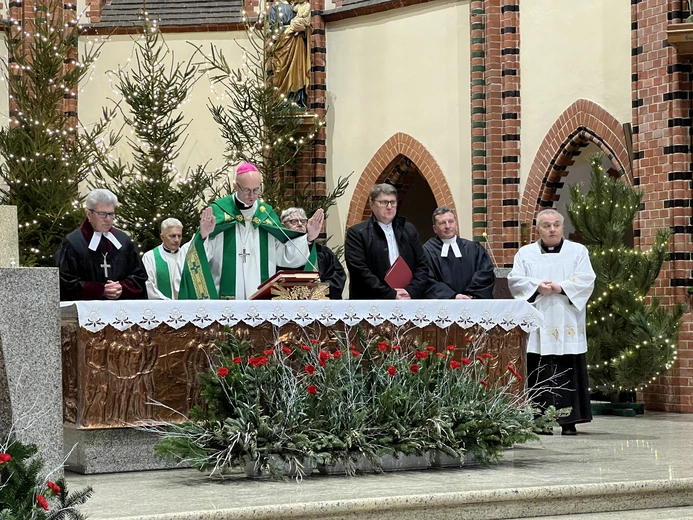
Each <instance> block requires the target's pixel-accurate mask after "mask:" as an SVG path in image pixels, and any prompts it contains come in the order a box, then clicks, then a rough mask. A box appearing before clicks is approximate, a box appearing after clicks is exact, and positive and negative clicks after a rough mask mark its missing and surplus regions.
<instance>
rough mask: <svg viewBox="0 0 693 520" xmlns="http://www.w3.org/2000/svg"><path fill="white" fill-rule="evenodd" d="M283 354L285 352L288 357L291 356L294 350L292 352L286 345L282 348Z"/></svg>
mask: <svg viewBox="0 0 693 520" xmlns="http://www.w3.org/2000/svg"><path fill="white" fill-rule="evenodd" d="M282 352H283V353H284V354H286V355H287V356H290V355H291V353H292V352H293V350H291V349H290V348H289V347H287V346H286V345H283V346H282Z"/></svg>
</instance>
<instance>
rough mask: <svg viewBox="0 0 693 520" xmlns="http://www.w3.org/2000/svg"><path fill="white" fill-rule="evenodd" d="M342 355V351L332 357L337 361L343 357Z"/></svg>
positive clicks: (337, 351) (336, 352)
mask: <svg viewBox="0 0 693 520" xmlns="http://www.w3.org/2000/svg"><path fill="white" fill-rule="evenodd" d="M342 354H343V352H342V351H341V350H336V351H335V352H334V354H332V357H333V358H335V359H339V358H340V357H342Z"/></svg>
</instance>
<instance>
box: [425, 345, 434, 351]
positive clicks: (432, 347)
mask: <svg viewBox="0 0 693 520" xmlns="http://www.w3.org/2000/svg"><path fill="white" fill-rule="evenodd" d="M435 349H436V348H435V347H434V346H433V345H429V346H427V347H426V350H428V351H429V352H433V351H434V350H435Z"/></svg>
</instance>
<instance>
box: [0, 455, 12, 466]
mask: <svg viewBox="0 0 693 520" xmlns="http://www.w3.org/2000/svg"><path fill="white" fill-rule="evenodd" d="M11 460H12V455H10V454H9V453H0V464H5V463H7V462H9V461H11Z"/></svg>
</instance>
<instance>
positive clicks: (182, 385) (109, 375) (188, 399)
mask: <svg viewBox="0 0 693 520" xmlns="http://www.w3.org/2000/svg"><path fill="white" fill-rule="evenodd" d="M61 307H62V326H61V336H62V359H63V416H64V421H65V423H66V424H67V425H72V426H73V427H74V428H75V429H77V430H90V429H104V428H105V429H108V428H123V427H127V426H135V425H137V424H142V423H143V422H148V421H152V420H153V421H172V422H178V421H182V420H184V418H185V417H186V415H187V412H188V410H189V409H190V408H191V407H192V406H193V405H195V404H199V403H200V402H201V400H200V388H199V384H198V380H197V374H198V373H199V372H200V371H202V370H206V369H208V367H209V357H210V354H211V352H212V350H213V347H214V343H215V341H217V340H221V339H223V338H224V334H226V333H233V334H236V335H238V336H239V337H242V338H245V339H249V340H250V341H251V343H252V344H253V348H255V349H257V351H258V352H262V351H263V350H266V349H268V348H275V347H277V346H278V345H282V344H285V343H294V344H301V343H309V342H310V341H311V340H312V341H313V342H316V341H318V342H319V343H320V345H321V347H322V348H325V349H327V350H336V349H337V348H338V342H339V341H347V342H349V341H353V340H354V338H355V335H356V334H357V333H359V334H361V335H364V334H365V335H367V336H368V337H369V338H378V339H385V340H387V341H388V342H390V343H391V344H401V345H405V344H409V343H410V342H417V343H418V344H424V345H433V346H435V347H436V349H437V351H438V352H443V351H445V349H446V346H448V345H455V346H456V347H457V348H456V351H455V355H456V356H457V358H458V359H459V358H460V357H463V356H471V357H472V359H474V356H475V355H476V354H478V353H482V352H486V353H488V354H491V355H492V359H491V360H490V361H489V363H488V366H487V373H488V378H489V380H491V381H498V382H500V383H501V384H502V383H504V381H509V380H510V378H509V377H508V370H507V366H508V365H512V366H513V367H515V368H516V369H517V370H518V371H519V372H520V373H522V374H524V357H525V355H524V354H525V337H526V334H527V333H528V332H529V331H531V330H534V329H535V328H537V327H538V326H539V325H540V324H541V322H542V316H541V314H540V313H539V312H538V311H536V310H535V309H534V307H532V306H531V305H529V304H528V303H527V302H525V301H521V300H417V301H396V300H378V301H354V300H342V301H335V300H312V301H311V300H284V301H281V300H277V301H246V300H244V301H229V300H200V301H190V300H188V301H159V300H136V301H119V302H110V301H84V302H63V303H62V304H61ZM522 388H523V383H520V382H515V383H514V386H513V387H512V391H515V392H520V391H522Z"/></svg>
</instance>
